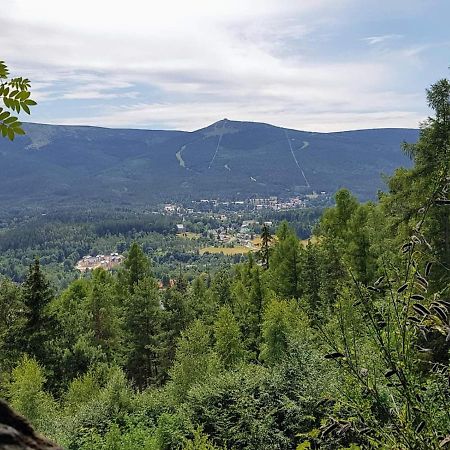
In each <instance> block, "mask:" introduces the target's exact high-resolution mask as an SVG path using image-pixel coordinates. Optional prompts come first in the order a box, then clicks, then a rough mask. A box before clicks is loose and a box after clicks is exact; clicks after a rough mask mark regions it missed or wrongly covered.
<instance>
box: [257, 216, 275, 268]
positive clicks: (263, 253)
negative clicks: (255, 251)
mask: <svg viewBox="0 0 450 450" xmlns="http://www.w3.org/2000/svg"><path fill="white" fill-rule="evenodd" d="M271 241H272V235H271V234H270V231H269V227H268V226H267V225H266V224H264V225H263V226H262V231H261V250H260V252H259V256H260V259H261V263H262V266H263V267H264V269H265V270H267V269H268V268H269V254H270V243H271Z"/></svg>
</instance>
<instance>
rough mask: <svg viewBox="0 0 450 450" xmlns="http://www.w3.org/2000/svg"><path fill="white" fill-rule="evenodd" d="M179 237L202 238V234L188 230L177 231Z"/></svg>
mask: <svg viewBox="0 0 450 450" xmlns="http://www.w3.org/2000/svg"><path fill="white" fill-rule="evenodd" d="M177 237H179V238H181V239H200V237H201V235H200V234H198V233H191V232H190V231H186V233H177Z"/></svg>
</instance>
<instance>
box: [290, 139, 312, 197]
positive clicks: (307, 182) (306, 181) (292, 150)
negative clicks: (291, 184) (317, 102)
mask: <svg viewBox="0 0 450 450" xmlns="http://www.w3.org/2000/svg"><path fill="white" fill-rule="evenodd" d="M284 133H285V135H286V139H287V141H288V144H289V149H290V150H291V154H292V157H293V158H294V161H295V164H296V166H297V167H298V170H300V172H301V174H302V176H303V179H304V180H305V183H306V186H304V187H308V188H309V187H311V185H310V184H309V181H308V179H307V178H306V176H305V172H303V169H302V168H301V167H300V164H299V163H298V161H297V158H296V157H295V153H294V149H293V148H292V144H291V140H290V139H289V136H288V132H287V130H284Z"/></svg>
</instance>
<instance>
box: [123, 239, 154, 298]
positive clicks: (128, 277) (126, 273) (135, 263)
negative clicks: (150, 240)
mask: <svg viewBox="0 0 450 450" xmlns="http://www.w3.org/2000/svg"><path fill="white" fill-rule="evenodd" d="M123 266H124V269H123V271H122V273H121V275H122V278H125V283H126V285H127V287H128V291H129V292H133V291H134V289H135V287H136V286H137V284H138V283H139V281H141V280H143V279H144V278H146V277H149V276H151V268H150V261H149V260H148V258H147V257H146V256H145V254H144V252H143V251H142V248H141V247H139V245H138V244H137V243H136V242H133V244H131V247H130V251H129V252H128V256H127V258H126V259H125V261H124V263H123Z"/></svg>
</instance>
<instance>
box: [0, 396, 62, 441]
mask: <svg viewBox="0 0 450 450" xmlns="http://www.w3.org/2000/svg"><path fill="white" fill-rule="evenodd" d="M58 449H59V450H62V448H61V447H58V446H57V445H56V444H53V443H52V442H50V441H49V440H47V439H45V438H44V437H42V436H39V435H38V434H37V433H36V432H35V431H34V430H33V427H32V426H31V425H30V424H29V423H28V422H27V421H26V420H25V419H24V418H23V417H21V416H19V415H18V414H17V413H15V412H14V411H13V410H12V409H11V408H10V407H9V406H8V405H7V404H6V403H5V402H4V401H2V400H0V450H58Z"/></svg>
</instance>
